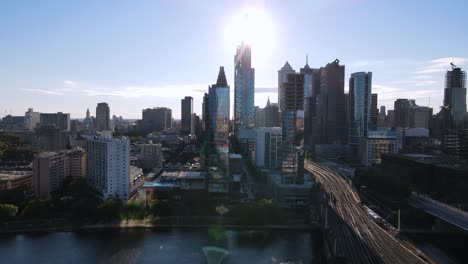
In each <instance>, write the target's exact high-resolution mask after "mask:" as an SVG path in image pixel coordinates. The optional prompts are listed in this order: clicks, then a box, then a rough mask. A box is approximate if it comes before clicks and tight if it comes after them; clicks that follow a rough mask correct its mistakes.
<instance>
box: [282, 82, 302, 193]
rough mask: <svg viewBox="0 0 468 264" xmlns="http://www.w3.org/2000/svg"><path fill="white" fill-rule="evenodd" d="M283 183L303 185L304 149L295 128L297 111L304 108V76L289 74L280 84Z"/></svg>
mask: <svg viewBox="0 0 468 264" xmlns="http://www.w3.org/2000/svg"><path fill="white" fill-rule="evenodd" d="M282 91H283V98H282V102H281V105H282V107H283V109H282V112H281V114H282V144H283V147H282V155H281V158H282V168H281V171H282V173H281V175H282V181H283V183H292V184H302V183H304V149H303V145H302V138H301V137H300V136H299V133H298V128H297V124H296V122H297V117H298V111H301V110H303V107H304V74H301V73H290V74H288V76H287V80H286V81H285V82H283V84H282Z"/></svg>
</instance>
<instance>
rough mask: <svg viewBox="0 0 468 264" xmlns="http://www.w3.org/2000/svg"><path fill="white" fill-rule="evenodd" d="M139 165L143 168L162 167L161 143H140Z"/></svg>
mask: <svg viewBox="0 0 468 264" xmlns="http://www.w3.org/2000/svg"><path fill="white" fill-rule="evenodd" d="M138 147H139V148H140V165H141V168H142V169H144V170H148V171H149V170H152V169H155V168H161V167H162V159H163V156H162V146H161V144H153V143H152V142H150V143H149V144H140V145H138Z"/></svg>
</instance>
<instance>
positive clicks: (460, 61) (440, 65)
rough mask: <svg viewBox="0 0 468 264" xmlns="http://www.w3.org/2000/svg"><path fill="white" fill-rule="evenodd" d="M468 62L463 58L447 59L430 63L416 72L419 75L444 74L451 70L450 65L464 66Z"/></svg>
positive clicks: (467, 59)
mask: <svg viewBox="0 0 468 264" xmlns="http://www.w3.org/2000/svg"><path fill="white" fill-rule="evenodd" d="M467 62H468V58H463V57H445V58H439V59H435V60H431V61H429V62H428V65H426V66H425V67H424V68H423V69H421V70H418V71H416V73H417V74H430V73H442V72H445V71H447V70H449V69H450V67H451V66H450V63H453V64H455V65H457V66H462V65H464V64H465V63H467Z"/></svg>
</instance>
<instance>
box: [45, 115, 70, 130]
mask: <svg viewBox="0 0 468 264" xmlns="http://www.w3.org/2000/svg"><path fill="white" fill-rule="evenodd" d="M40 120H41V121H40V124H41V126H55V127H58V128H60V129H62V130H64V131H69V130H70V114H67V113H62V112H58V113H41V114H40Z"/></svg>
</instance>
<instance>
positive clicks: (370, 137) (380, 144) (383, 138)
mask: <svg viewBox="0 0 468 264" xmlns="http://www.w3.org/2000/svg"><path fill="white" fill-rule="evenodd" d="M397 151H398V148H397V137H396V132H395V131H391V130H375V131H368V133H367V137H364V138H360V139H359V156H360V157H361V164H362V165H365V166H366V167H372V166H374V165H376V164H380V163H381V156H382V154H385V153H397Z"/></svg>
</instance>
